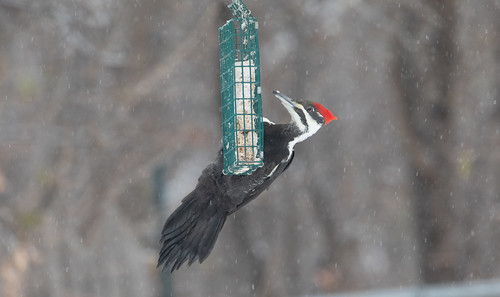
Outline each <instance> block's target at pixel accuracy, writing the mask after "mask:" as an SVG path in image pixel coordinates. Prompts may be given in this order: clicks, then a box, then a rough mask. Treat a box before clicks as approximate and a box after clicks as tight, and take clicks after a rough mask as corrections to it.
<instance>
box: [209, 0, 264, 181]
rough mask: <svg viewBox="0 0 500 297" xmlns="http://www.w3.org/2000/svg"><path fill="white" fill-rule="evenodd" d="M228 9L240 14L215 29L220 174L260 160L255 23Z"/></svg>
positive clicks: (246, 170) (249, 169)
mask: <svg viewBox="0 0 500 297" xmlns="http://www.w3.org/2000/svg"><path fill="white" fill-rule="evenodd" d="M233 4H234V3H233ZM233 4H232V5H233ZM241 5H242V3H241ZM230 8H231V9H233V12H234V13H235V15H237V16H243V17H238V18H235V19H231V20H229V21H228V22H227V23H226V24H225V25H224V26H222V27H220V28H219V44H220V67H221V74H220V79H221V97H222V104H221V111H222V142H223V153H224V174H250V173H252V172H253V171H254V170H256V169H257V168H259V167H261V166H262V165H263V159H264V156H263V143H264V142H263V137H264V132H263V131H264V129H263V123H262V98H261V90H260V64H259V44H258V37H257V30H258V23H257V21H256V19H255V18H253V17H252V16H251V15H249V13H250V12H249V11H248V10H246V11H245V10H243V11H241V10H238V11H235V9H234V8H233V7H231V5H230ZM243 8H244V9H246V7H244V6H243Z"/></svg>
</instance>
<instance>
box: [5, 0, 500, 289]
mask: <svg viewBox="0 0 500 297" xmlns="http://www.w3.org/2000/svg"><path fill="white" fill-rule="evenodd" d="M227 2H228V1H202V2H201V3H200V1H193V0H186V1H159V0H156V1H154V0H148V1H132V0H93V1H83V0H73V1H59V0H44V1H28V0H18V1H14V0H0V296H6V297H10V296H108V297H112V296H160V295H161V291H162V285H161V280H162V279H161V277H160V274H159V272H158V270H157V269H156V268H155V264H156V259H157V258H156V257H157V253H158V249H159V244H158V240H159V232H160V228H161V224H162V222H163V220H164V219H165V218H166V217H167V216H168V214H169V213H170V212H171V211H172V210H173V208H174V207H176V206H177V205H178V204H179V201H180V199H182V198H183V197H184V195H186V194H187V193H188V192H189V191H191V190H192V189H193V187H194V185H195V183H196V180H197V178H198V176H199V174H200V173H201V170H202V169H203V168H204V167H205V166H206V165H207V164H208V163H209V162H210V161H211V160H212V159H213V158H215V155H216V152H217V150H218V149H219V147H220V143H221V142H220V137H221V124H220V112H219V107H220V94H219V91H220V89H219V77H218V70H219V64H218V63H219V61H218V50H219V47H218V39H217V28H218V27H219V26H221V25H222V24H224V22H225V21H226V20H227V19H229V18H231V15H230V13H229V11H228V9H226V5H227V4H228V3H227ZM246 4H247V6H248V7H249V8H250V9H251V10H252V12H253V14H254V15H255V16H256V17H257V18H258V20H259V29H260V55H261V67H262V69H261V75H262V86H263V100H264V115H265V116H266V117H268V118H270V119H272V120H273V121H277V122H280V121H281V122H283V121H288V115H287V113H286V112H285V110H284V109H283V108H282V107H281V106H280V104H279V103H278V102H277V100H275V99H274V98H273V97H272V94H271V91H272V90H273V89H279V90H281V91H282V92H284V93H285V94H288V95H290V96H291V97H295V98H300V97H304V98H309V99H314V100H316V101H318V102H321V103H323V104H324V105H325V106H327V107H328V108H330V109H332V110H333V112H334V114H335V115H336V116H338V118H339V120H337V121H335V122H333V123H331V124H330V125H328V126H327V127H325V128H324V129H323V130H322V131H320V133H318V135H315V136H314V137H313V138H311V139H310V140H308V141H307V142H306V143H304V144H300V145H298V147H297V154H296V158H295V161H294V164H292V165H291V167H290V169H289V170H288V171H287V172H286V173H285V174H284V175H283V177H282V178H280V179H279V180H278V181H277V182H275V183H274V184H273V185H272V186H271V187H270V190H269V191H266V192H265V193H263V194H262V195H261V197H260V198H259V199H257V200H256V201H254V202H252V203H251V204H249V205H248V206H247V207H246V208H245V209H242V210H241V211H239V212H238V213H237V214H236V215H234V216H232V217H231V219H229V220H228V222H227V223H226V226H225V228H224V229H223V231H222V233H221V236H220V238H219V241H218V242H217V244H216V246H215V249H214V251H213V253H212V255H211V256H210V257H209V258H208V259H207V260H206V262H205V263H203V264H202V265H199V264H198V263H196V264H193V266H192V267H191V268H189V269H181V270H180V271H179V272H176V273H174V274H173V276H172V286H173V290H174V296H301V295H304V294H316V293H328V292H338V291H347V290H362V289H371V288H378V287H390V286H396V287H398V286H406V285H414V284H420V283H437V282H450V281H465V280H467V281H470V280H474V279H489V278H498V277H500V258H499V257H498V251H499V250H500V197H499V193H500V180H499V176H500V89H499V86H500V68H499V67H498V65H499V63H500V18H499V17H498V16H499V15H500V4H499V2H497V1H451V0H450V1H432V0H427V1H426V0H421V1H415V0H401V1H355V0H351V1H340V0H339V1H320V0H308V1H303V0H292V1H290V0H288V1H260V2H259V1H255V0H247V1H246ZM158 169H160V170H159V171H158ZM155 171H156V172H163V175H158V176H157V178H159V179H160V180H161V181H162V182H164V185H163V186H162V187H161V189H160V190H161V191H160V192H161V197H163V198H164V199H163V200H161V199H160V200H158V199H157V197H155V194H154V193H155V191H154V186H153V173H154V172H155ZM158 201H159V202H160V203H157V202H158ZM162 205H164V206H162Z"/></svg>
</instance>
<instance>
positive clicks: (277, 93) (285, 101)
mask: <svg viewBox="0 0 500 297" xmlns="http://www.w3.org/2000/svg"><path fill="white" fill-rule="evenodd" d="M273 94H274V96H276V98H278V99H280V100H281V103H283V105H285V106H286V105H289V106H290V107H291V108H299V106H298V105H297V103H296V102H295V100H293V99H292V98H290V97H288V96H286V95H283V94H281V93H280V91H273Z"/></svg>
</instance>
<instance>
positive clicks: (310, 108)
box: [306, 105, 314, 112]
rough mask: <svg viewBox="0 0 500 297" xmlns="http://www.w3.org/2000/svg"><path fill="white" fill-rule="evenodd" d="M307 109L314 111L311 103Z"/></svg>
mask: <svg viewBox="0 0 500 297" xmlns="http://www.w3.org/2000/svg"><path fill="white" fill-rule="evenodd" d="M306 110H307V111H308V112H312V111H314V107H312V106H311V105H309V106H308V107H306Z"/></svg>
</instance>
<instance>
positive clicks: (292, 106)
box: [273, 91, 337, 141]
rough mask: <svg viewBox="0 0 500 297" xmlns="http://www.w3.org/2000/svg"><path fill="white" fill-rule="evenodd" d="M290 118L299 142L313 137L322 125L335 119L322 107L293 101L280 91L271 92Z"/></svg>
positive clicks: (315, 103) (306, 102)
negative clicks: (297, 131)
mask: <svg viewBox="0 0 500 297" xmlns="http://www.w3.org/2000/svg"><path fill="white" fill-rule="evenodd" d="M273 94H274V96H276V98H278V99H280V101H281V104H283V106H284V107H285V108H286V110H287V111H288V113H289V114H290V116H291V117H292V124H293V125H295V126H296V127H297V129H298V130H299V133H300V136H301V138H303V139H301V140H300V141H302V140H304V139H306V138H308V137H310V136H311V135H314V134H315V133H316V132H318V130H319V129H320V128H321V127H323V126H324V125H326V124H328V123H329V122H331V121H332V120H336V119H337V117H336V116H334V115H333V114H332V112H331V111H329V110H328V109H327V108H326V107H324V106H323V105H321V104H319V103H317V102H312V101H308V100H294V99H292V98H290V97H288V96H286V95H283V94H282V93H280V91H273Z"/></svg>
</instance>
